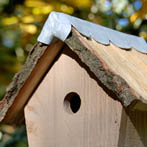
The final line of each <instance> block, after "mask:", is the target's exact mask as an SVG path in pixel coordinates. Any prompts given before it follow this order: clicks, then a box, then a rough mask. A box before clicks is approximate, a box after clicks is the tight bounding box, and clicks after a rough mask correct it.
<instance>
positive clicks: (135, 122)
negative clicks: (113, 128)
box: [124, 111, 147, 147]
mask: <svg viewBox="0 0 147 147" xmlns="http://www.w3.org/2000/svg"><path fill="white" fill-rule="evenodd" d="M146 146H147V112H141V111H133V112H129V116H128V119H127V124H126V135H125V144H124V147H146Z"/></svg>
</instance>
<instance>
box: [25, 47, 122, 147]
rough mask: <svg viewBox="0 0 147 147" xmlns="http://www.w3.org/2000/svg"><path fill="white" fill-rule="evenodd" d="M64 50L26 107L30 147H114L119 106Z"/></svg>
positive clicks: (119, 124) (76, 58)
mask: <svg viewBox="0 0 147 147" xmlns="http://www.w3.org/2000/svg"><path fill="white" fill-rule="evenodd" d="M105 90H106V89H105V87H102V85H101V83H100V81H98V80H97V79H96V78H95V76H94V75H93V74H92V72H90V70H89V69H88V67H86V65H84V64H83V63H82V62H81V61H80V60H79V58H78V57H77V55H75V54H74V53H73V52H72V51H71V50H69V49H67V48H66V49H64V50H63V52H62V54H61V55H60V57H58V59H57V60H56V61H55V63H54V64H53V66H52V68H51V69H50V70H49V71H48V73H47V74H46V76H45V78H44V79H43V81H42V82H41V84H40V85H39V87H38V88H37V89H36V91H35V93H34V94H33V96H32V97H31V99H30V101H29V103H28V104H27V106H26V107H25V119H26V126H27V135H28V139H29V146H30V147H42V146H44V147H108V146H109V147H117V146H118V144H119V136H120V134H119V131H120V127H121V115H122V111H123V110H122V105H121V104H120V102H118V101H116V100H114V99H113V98H112V97H111V96H109V95H108V93H106V91H105Z"/></svg>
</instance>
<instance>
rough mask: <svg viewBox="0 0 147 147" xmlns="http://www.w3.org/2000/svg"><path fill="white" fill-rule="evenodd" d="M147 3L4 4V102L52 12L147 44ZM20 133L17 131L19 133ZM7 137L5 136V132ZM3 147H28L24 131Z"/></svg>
mask: <svg viewBox="0 0 147 147" xmlns="http://www.w3.org/2000/svg"><path fill="white" fill-rule="evenodd" d="M146 8H147V0H0V14H1V15H0V98H2V97H3V96H4V94H5V90H6V87H7V85H8V84H9V83H10V81H11V80H12V78H13V76H14V74H15V73H16V72H17V71H18V70H20V69H21V67H22V65H23V64H24V62H25V59H26V56H27V54H28V52H29V50H30V48H31V47H32V45H33V44H34V43H35V42H36V38H37V36H38V35H39V32H40V31H41V28H42V26H43V24H44V22H45V20H46V18H47V16H48V14H49V13H50V12H51V11H53V10H54V11H60V12H64V13H68V14H70V15H74V16H76V17H80V18H82V19H86V20H89V21H92V22H94V23H98V24H101V25H103V26H106V27H109V28H113V29H116V30H118V31H122V32H126V33H129V34H133V35H138V36H142V37H144V38H145V39H146V40H147V9H146ZM16 130H17V129H16ZM3 134H5V133H4V132H3ZM9 138H10V139H7V141H6V140H5V141H2V142H0V147H8V146H11V147H25V146H27V145H25V144H26V134H25V133H24V128H23V129H22V128H21V129H20V130H19V129H18V130H17V131H16V132H15V131H14V133H12V134H11V135H10V137H9Z"/></svg>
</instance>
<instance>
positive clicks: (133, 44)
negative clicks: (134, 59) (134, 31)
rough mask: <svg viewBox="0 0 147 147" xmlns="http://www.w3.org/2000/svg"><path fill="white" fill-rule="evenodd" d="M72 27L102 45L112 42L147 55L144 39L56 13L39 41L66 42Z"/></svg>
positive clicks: (52, 14) (46, 24) (45, 26)
mask: <svg viewBox="0 0 147 147" xmlns="http://www.w3.org/2000/svg"><path fill="white" fill-rule="evenodd" d="M72 26H74V27H75V28H76V29H77V30H78V31H79V32H80V33H81V34H82V35H84V36H87V37H91V38H93V39H94V40H96V41H97V42H99V43H101V44H104V45H109V44H110V42H112V43H113V44H115V45H116V46H118V47H120V48H123V49H131V48H134V49H136V50H137V51H139V52H142V53H147V43H146V41H145V40H144V39H143V38H142V37H137V36H133V35H128V34H125V33H122V32H118V31H115V30H112V29H109V28H106V27H103V26H100V25H98V24H94V23H91V22H88V21H85V20H82V19H79V18H76V17H73V16H70V15H67V14H64V13H59V12H54V11H53V12H51V13H50V15H49V17H48V19H47V20H46V22H45V24H44V26H43V29H42V31H41V33H40V35H39V37H38V39H37V40H38V41H39V42H42V43H44V44H50V43H51V41H52V39H53V37H56V38H58V39H60V40H62V41H65V40H66V39H67V37H68V35H69V34H70V32H71V28H72Z"/></svg>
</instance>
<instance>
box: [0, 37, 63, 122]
mask: <svg viewBox="0 0 147 147" xmlns="http://www.w3.org/2000/svg"><path fill="white" fill-rule="evenodd" d="M62 46H63V42H61V41H59V40H58V41H57V42H54V43H52V44H51V45H50V46H47V45H44V44H42V43H37V44H36V45H35V46H34V47H33V48H32V50H31V52H30V54H29V56H28V58H27V61H26V63H25V65H24V66H23V68H22V70H21V71H19V72H18V73H17V74H16V75H15V77H14V79H13V81H12V83H11V84H10V85H9V87H8V88H7V92H6V95H5V97H4V98H3V100H2V101H0V121H1V120H3V122H5V123H16V124H18V123H20V122H21V121H22V120H23V112H24V106H25V104H26V103H27V101H28V99H29V98H30V95H31V94H32V92H33V91H34V89H35V88H36V86H37V85H38V83H39V82H40V80H41V78H42V77H43V75H44V74H45V72H46V70H47V69H48V68H49V67H50V65H51V64H52V62H53V60H54V59H55V57H56V56H57V54H58V53H59V51H60V50H61V48H62Z"/></svg>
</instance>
